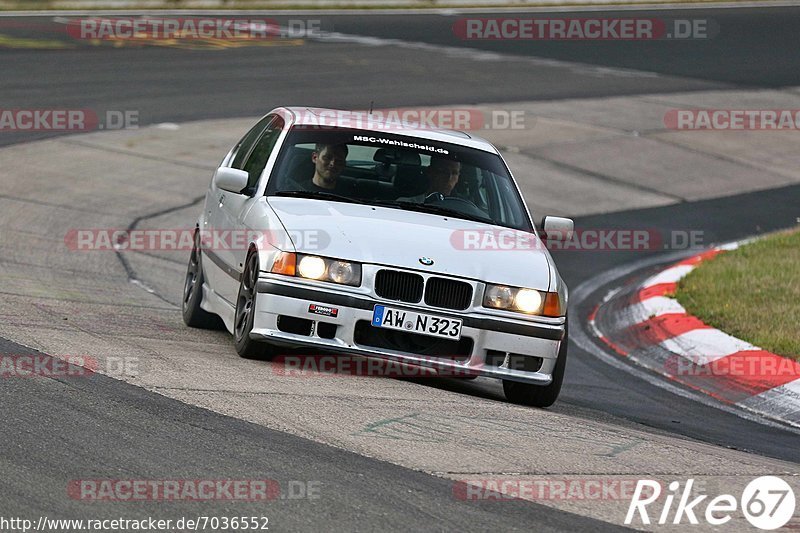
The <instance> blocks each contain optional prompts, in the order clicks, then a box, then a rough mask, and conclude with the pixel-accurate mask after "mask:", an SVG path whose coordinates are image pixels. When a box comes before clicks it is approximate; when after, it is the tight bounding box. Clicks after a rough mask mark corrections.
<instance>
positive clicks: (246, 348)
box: [233, 252, 274, 359]
mask: <svg viewBox="0 0 800 533" xmlns="http://www.w3.org/2000/svg"><path fill="white" fill-rule="evenodd" d="M258 270H259V269H258V253H257V252H251V253H250V254H249V255H248V256H247V261H246V262H245V267H244V271H243V272H242V279H241V281H240V282H239V293H238V294H237V295H236V312H235V314H234V318H233V340H234V344H235V345H236V352H237V353H238V354H239V356H240V357H243V358H245V359H270V358H271V357H272V356H273V355H274V353H273V348H272V346H270V345H269V344H267V343H264V342H259V341H256V340H253V339H251V338H250V332H251V331H253V321H254V319H255V314H256V298H257V296H258V291H257V290H256V283H257V282H258Z"/></svg>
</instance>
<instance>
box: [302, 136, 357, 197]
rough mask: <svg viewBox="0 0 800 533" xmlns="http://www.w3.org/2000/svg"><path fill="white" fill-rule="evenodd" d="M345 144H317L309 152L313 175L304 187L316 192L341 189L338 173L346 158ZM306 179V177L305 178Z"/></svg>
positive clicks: (343, 166)
mask: <svg viewBox="0 0 800 533" xmlns="http://www.w3.org/2000/svg"><path fill="white" fill-rule="evenodd" d="M347 152H348V150H347V145H346V144H317V145H316V147H315V149H314V152H313V153H312V154H311V161H312V162H313V163H314V177H313V178H311V182H307V183H306V184H305V186H304V189H305V190H307V191H317V192H335V191H339V190H340V189H342V187H341V185H343V184H342V183H341V182H340V181H339V175H340V174H341V173H342V171H343V170H344V168H345V164H346V160H347ZM306 179H308V178H306Z"/></svg>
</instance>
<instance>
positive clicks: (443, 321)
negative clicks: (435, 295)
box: [372, 305, 461, 340]
mask: <svg viewBox="0 0 800 533" xmlns="http://www.w3.org/2000/svg"><path fill="white" fill-rule="evenodd" d="M372 325H373V326H375V327H376V328H388V329H396V330H399V331H406V332H408V333H419V334H420V335H429V336H431V337H441V338H445V339H450V340H458V339H460V338H461V320H459V319H457V318H445V317H441V316H435V315H427V314H425V313H415V312H414V311H405V310H403V309H394V308H393V307H386V306H385V305H376V306H375V309H374V310H373V311H372Z"/></svg>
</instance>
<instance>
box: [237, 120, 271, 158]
mask: <svg viewBox="0 0 800 533" xmlns="http://www.w3.org/2000/svg"><path fill="white" fill-rule="evenodd" d="M274 118H275V115H267V116H266V117H264V118H262V119H261V120H259V121H258V124H256V125H255V126H253V128H252V129H251V130H250V131H248V132H247V134H246V135H245V136H244V137H242V140H240V141H239V144H237V145H236V148H234V150H233V162H232V163H231V167H232V168H238V169H239V170H243V168H244V162H245V160H246V158H247V156H248V154H249V153H250V149H251V148H252V147H253V144H254V143H255V142H256V140H257V139H258V138H259V136H260V135H261V132H263V131H264V129H265V128H266V127H267V125H268V124H269V123H270V122H272V120H273V119H274Z"/></svg>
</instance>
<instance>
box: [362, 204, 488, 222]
mask: <svg viewBox="0 0 800 533" xmlns="http://www.w3.org/2000/svg"><path fill="white" fill-rule="evenodd" d="M373 204H375V205H380V206H384V207H399V208H401V209H406V210H408V211H418V212H420V213H430V214H432V215H444V216H453V217H457V218H465V219H467V220H472V221H474V222H483V223H484V224H495V222H494V221H493V220H492V219H490V218H486V217H481V216H478V215H471V214H469V213H464V212H462V211H456V210H455V209H447V208H446V207H441V206H438V205H431V204H419V203H417V202H406V201H400V202H373Z"/></svg>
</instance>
